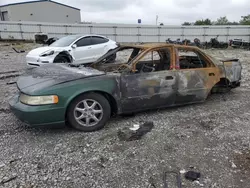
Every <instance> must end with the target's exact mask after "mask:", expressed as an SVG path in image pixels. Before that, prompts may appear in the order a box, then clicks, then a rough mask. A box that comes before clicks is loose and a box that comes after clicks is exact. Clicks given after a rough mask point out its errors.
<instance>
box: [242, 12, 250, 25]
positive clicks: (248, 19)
mask: <svg viewBox="0 0 250 188" xmlns="http://www.w3.org/2000/svg"><path fill="white" fill-rule="evenodd" d="M241 18H242V19H241V20H240V25H250V14H248V15H247V16H241Z"/></svg>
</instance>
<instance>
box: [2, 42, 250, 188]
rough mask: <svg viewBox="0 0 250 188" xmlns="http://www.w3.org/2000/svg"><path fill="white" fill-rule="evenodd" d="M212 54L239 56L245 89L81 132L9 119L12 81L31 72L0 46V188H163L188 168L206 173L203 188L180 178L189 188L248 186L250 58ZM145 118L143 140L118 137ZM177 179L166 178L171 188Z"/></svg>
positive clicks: (249, 54)
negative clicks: (148, 129)
mask: <svg viewBox="0 0 250 188" xmlns="http://www.w3.org/2000/svg"><path fill="white" fill-rule="evenodd" d="M18 47H19V49H21V48H22V49H25V50H28V49H31V48H34V45H33V44H25V45H21V46H20V45H19V46H17V48H18ZM208 52H209V53H210V54H213V55H215V56H217V57H220V58H223V57H226V58H230V57H234V58H235V57H238V58H240V60H241V62H242V64H243V73H242V77H243V80H242V86H241V87H240V88H237V89H234V90H232V91H231V92H229V93H227V94H222V95H221V94H216V95H212V96H211V97H210V98H209V99H208V100H207V101H206V102H205V103H202V104H196V105H188V106H184V107H178V108H169V109H164V110H158V111H150V112H144V113H139V114H136V115H135V116H132V117H116V118H112V119H111V121H110V122H109V123H108V124H107V126H106V127H105V129H103V130H101V131H98V132H93V133H82V132H77V131H75V130H72V129H70V128H66V127H65V128H40V129H38V128H31V127H27V126H25V125H24V124H23V123H21V122H20V121H19V120H17V119H16V118H15V117H14V115H12V113H11V112H10V110H9V107H8V100H9V98H10V97H12V96H13V95H14V93H15V92H16V91H17V89H16V86H15V84H10V85H7V83H10V82H12V81H15V80H16V78H15V77H13V76H18V75H19V74H20V73H22V72H23V71H24V70H25V69H26V64H25V59H24V57H25V55H26V53H20V54H19V53H16V52H14V51H13V50H12V48H11V46H5V43H0V72H1V73H0V87H1V92H0V103H1V106H0V119H1V123H0V150H1V152H0V187H9V188H14V187H23V188H32V187H39V188H40V187H46V188H48V187H58V188H71V187H72V188H85V187H86V188H92V187H100V188H106V187H107V188H109V187H111V188H119V187H126V188H127V187H128V188H136V187H138V188H147V187H150V184H149V183H150V182H154V184H155V187H157V188H161V187H162V174H163V172H164V171H168V170H174V171H176V172H179V171H180V170H186V171H188V170H190V169H192V170H194V171H198V172H200V173H201V178H200V184H198V183H197V182H190V181H188V180H185V179H184V178H183V177H182V183H183V187H184V188H193V187H194V188H196V187H201V186H202V185H201V184H203V187H206V188H230V187H232V188H248V187H250V183H249V182H250V153H249V151H250V123H249V120H250V111H249V109H250V100H249V96H250V85H249V83H250V80H249V79H250V77H249V76H250V65H249V63H250V52H249V51H243V50H208ZM10 71H11V72H10ZM3 72H9V73H3ZM147 120H149V121H153V122H154V125H155V127H154V128H153V129H152V131H151V132H149V133H148V134H147V135H145V136H144V137H143V138H142V139H141V140H138V141H132V142H125V141H120V140H119V139H118V137H117V131H118V130H119V129H121V128H124V127H130V126H132V125H133V124H135V123H140V122H143V121H147ZM174 181H175V179H174V176H169V177H168V182H170V183H169V184H171V185H172V186H170V187H173V188H174V187H176V186H174ZM151 187H153V186H151Z"/></svg>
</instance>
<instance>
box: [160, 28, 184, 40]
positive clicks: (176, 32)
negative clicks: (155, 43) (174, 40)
mask: <svg viewBox="0 0 250 188" xmlns="http://www.w3.org/2000/svg"><path fill="white" fill-rule="evenodd" d="M160 35H164V36H181V35H182V28H181V27H162V28H161V29H160ZM168 38H169V37H168Z"/></svg>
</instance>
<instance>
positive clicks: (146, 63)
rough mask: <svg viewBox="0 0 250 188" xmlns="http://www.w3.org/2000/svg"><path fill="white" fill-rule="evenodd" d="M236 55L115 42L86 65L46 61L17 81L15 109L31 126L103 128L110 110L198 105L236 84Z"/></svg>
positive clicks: (178, 47)
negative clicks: (213, 55) (220, 57)
mask: <svg viewBox="0 0 250 188" xmlns="http://www.w3.org/2000/svg"><path fill="white" fill-rule="evenodd" d="M240 79H241V64H240V62H239V61H238V60H237V59H234V60H227V61H218V60H215V59H213V58H211V57H210V56H208V55H206V54H205V53H204V52H203V51H201V50H200V49H198V48H196V47H184V46H178V45H173V44H145V45H134V46H133V45H131V46H119V47H117V48H116V49H114V50H112V51H110V52H108V53H107V54H105V55H104V56H103V57H101V58H100V59H98V60H97V61H95V62H94V63H90V64H88V65H86V64H85V65H73V64H48V65H44V66H41V67H38V68H34V69H32V70H30V71H28V72H27V73H26V74H25V75H23V76H21V77H20V78H19V79H18V81H17V87H18V89H19V94H18V95H17V96H15V97H13V98H12V99H11V101H10V108H11V109H12V111H13V113H14V114H15V115H16V116H17V117H18V118H19V119H20V120H22V121H23V122H25V123H27V124H30V125H33V126H39V125H51V124H64V123H65V122H66V121H67V122H68V123H69V124H70V125H71V126H72V127H74V128H76V129H78V130H81V131H86V132H88V131H95V130H98V129H101V128H103V127H104V125H105V124H106V122H107V121H108V120H109V118H110V117H111V116H112V115H113V114H124V113H131V112H138V111H142V110H148V109H157V108H163V107H170V106H178V105H183V104H190V103H198V102H203V101H205V100H206V98H207V96H208V95H209V94H211V93H213V92H219V91H221V90H222V89H223V90H224V89H226V90H228V89H231V88H235V87H238V86H240Z"/></svg>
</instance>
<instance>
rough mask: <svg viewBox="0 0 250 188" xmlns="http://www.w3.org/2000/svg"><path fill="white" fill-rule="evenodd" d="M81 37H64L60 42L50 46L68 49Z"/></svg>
mask: <svg viewBox="0 0 250 188" xmlns="http://www.w3.org/2000/svg"><path fill="white" fill-rule="evenodd" d="M80 37H81V36H79V35H69V36H66V37H62V38H60V39H59V40H57V41H55V42H53V43H52V44H51V45H50V46H51V47H66V46H69V45H70V44H71V43H72V42H74V41H75V40H76V39H78V38H80Z"/></svg>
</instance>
